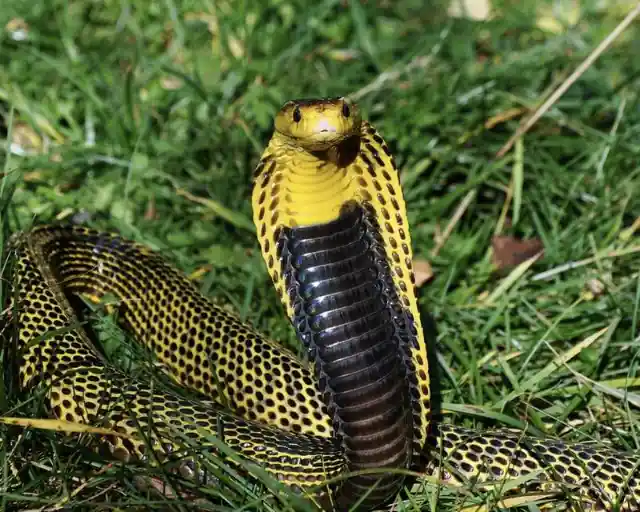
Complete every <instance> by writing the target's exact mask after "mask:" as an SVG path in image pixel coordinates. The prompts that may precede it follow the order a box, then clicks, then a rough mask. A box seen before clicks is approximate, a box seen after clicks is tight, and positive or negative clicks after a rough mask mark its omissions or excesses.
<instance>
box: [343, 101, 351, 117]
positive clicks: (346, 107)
mask: <svg viewBox="0 0 640 512" xmlns="http://www.w3.org/2000/svg"><path fill="white" fill-rule="evenodd" d="M342 115H343V116H344V117H349V116H350V115H351V110H350V109H349V105H347V104H346V103H343V104H342Z"/></svg>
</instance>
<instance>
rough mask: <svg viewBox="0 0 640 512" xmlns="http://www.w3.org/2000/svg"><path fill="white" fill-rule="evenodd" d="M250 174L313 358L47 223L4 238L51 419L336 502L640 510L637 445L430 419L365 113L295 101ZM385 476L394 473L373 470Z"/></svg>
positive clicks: (123, 251)
mask: <svg viewBox="0 0 640 512" xmlns="http://www.w3.org/2000/svg"><path fill="white" fill-rule="evenodd" d="M253 181H254V184H253V209H254V221H255V224H256V228H257V233H258V239H259V243H260V248H261V251H262V254H263V257H264V261H265V263H266V265H267V268H268V270H269V274H270V276H271V279H272V281H273V283H274V286H275V288H276V290H277V292H278V294H279V297H280V300H281V302H282V304H283V306H284V309H285V311H286V314H287V315H288V317H289V319H290V321H291V323H292V325H293V327H294V329H295V332H296V334H297V335H298V338H299V339H300V340H301V342H302V344H303V345H304V347H305V349H306V352H307V355H308V358H309V360H310V362H311V364H310V365H307V364H306V363H304V362H303V361H301V360H300V359H298V358H297V357H296V356H295V355H294V354H293V353H291V352H289V351H287V350H285V349H284V348H282V347H281V346H279V345H278V344H277V343H275V342H273V341H272V340H270V339H268V338H267V337H265V336H263V335H261V334H260V333H258V332H256V330H254V329H253V328H252V327H251V326H249V325H247V324H245V323H243V322H241V321H240V320H239V319H238V317H237V316H235V315H234V314H233V313H230V312H229V311H228V310H226V309H224V308H221V307H218V306H215V305H214V304H213V303H212V302H211V301H209V300H208V299H207V298H206V297H204V296H202V294H201V293H200V292H199V291H198V289H197V287H196V286H195V284H194V283H193V282H192V281H190V280H189V279H188V278H187V277H186V276H184V275H183V274H182V273H181V272H179V271H178V270H176V269H175V268H174V267H173V266H172V265H171V264H170V263H168V262H167V261H166V260H165V259H164V258H163V257H161V256H160V255H159V254H158V253H156V252H153V251H151V250H150V249H149V248H147V247H146V246H144V245H142V244H139V243H137V242H134V241H131V240H127V239H125V238H122V237H121V236H119V235H117V234H112V233H103V232H98V231H95V230H92V229H89V228H86V227H81V226H69V225H46V226H40V227H36V228H34V229H32V230H30V231H27V232H23V233H18V234H16V235H15V236H14V237H13V238H12V241H11V244H10V248H11V256H12V261H13V265H12V271H11V275H10V277H9V281H10V284H11V293H10V294H9V297H10V300H11V304H10V306H9V311H10V313H11V319H12V322H13V329H12V334H13V336H12V337H11V338H10V339H9V340H8V342H9V343H8V344H7V348H9V349H10V353H11V355H12V360H13V361H15V365H16V368H17V375H18V381H19V382H18V383H19V386H20V388H21V389H22V390H23V391H25V392H31V391H34V390H36V389H42V390H43V393H44V397H45V405H46V408H47V410H48V411H49V413H50V414H51V415H52V416H54V417H57V418H60V419H63V420H68V421H73V422H79V423H85V424H90V425H94V426H101V427H106V428H109V429H111V430H112V431H114V432H120V433H123V434H126V435H125V436H120V435H107V436H104V437H102V438H101V442H102V445H103V446H105V447H108V448H109V450H110V452H111V453H112V454H113V455H115V456H117V457H118V458H120V459H123V460H125V461H127V460H131V459H147V460H149V459H151V458H152V457H151V455H152V453H153V455H154V457H157V460H159V461H160V462H162V461H164V460H170V459H172V458H173V457H179V456H190V455H192V454H190V453H186V451H185V444H184V442H182V441H180V436H186V437H187V438H191V439H192V440H194V441H197V442H198V444H199V445H200V446H201V448H203V449H210V450H215V449H216V445H215V443H212V442H211V441H210V440H208V439H209V437H208V436H210V437H213V438H217V439H220V440H222V441H223V442H224V443H225V444H227V445H228V446H229V447H231V448H232V449H234V450H236V451H237V452H238V453H239V455H240V456H242V457H243V458H245V459H247V460H248V461H250V462H253V463H256V464H258V465H260V466H262V467H263V468H265V469H266V470H267V472H269V473H270V474H271V475H273V476H275V477H276V478H278V479H279V480H281V481H282V482H285V483H286V484H288V485H290V486H292V487H293V488H296V489H298V490H300V491H302V492H305V493H309V494H311V495H313V496H320V497H321V498H322V500H323V506H326V507H331V508H335V509H338V510H347V509H348V508H349V507H350V506H351V505H352V504H354V503H356V502H359V503H360V506H361V509H364V510H368V509H374V508H376V507H379V506H381V505H383V504H385V503H387V502H388V501H389V500H390V499H392V498H393V497H394V496H395V495H396V494H397V493H398V492H399V491H400V490H401V488H402V487H403V485H404V484H405V478H404V476H403V472H402V471H389V470H390V469H400V470H402V469H417V470H420V471H423V472H425V473H428V474H432V475H436V476H438V477H439V478H440V479H441V480H442V481H444V482H448V483H452V484H455V485H467V484H472V485H475V486H481V485H483V484H490V483H496V482H498V483H499V482H504V481H505V479H509V478H519V477H522V478H523V479H524V480H525V481H526V482H525V483H523V484H522V485H521V487H522V488H524V489H525V490H537V491H540V490H543V491H546V492H551V493H556V494H558V496H559V497H561V498H562V497H564V499H568V497H571V498H572V499H574V500H577V502H579V503H582V504H587V505H588V506H591V507H592V509H597V510H616V508H615V507H618V508H617V510H638V509H640V482H639V480H638V469H637V468H636V466H637V465H638V464H637V456H635V455H632V454H627V453H621V452H616V451H614V450H609V449H607V450H603V449H595V448H593V447H591V446H589V445H588V444H566V443H564V442H562V441H557V440H551V439H538V438H533V437H528V436H525V435H523V434H522V433H518V432H511V431H498V430H497V431H475V430H468V429H464V428H460V427H455V426H451V425H445V424H439V425H437V424H433V422H432V421H431V396H430V381H429V371H428V362H427V347H426V341H425V338H424V335H423V330H422V327H421V323H420V313H419V309H418V304H417V299H416V293H415V286H414V278H413V270H412V249H411V239H410V233H409V225H408V221H407V217H406V211H405V204H404V199H403V195H402V190H401V186H400V182H399V178H398V172H397V170H396V168H395V164H394V161H393V157H392V156H391V153H390V151H389V148H388V146H387V145H386V144H385V142H384V140H383V139H382V137H381V136H380V134H379V133H378V132H377V131H376V130H375V129H374V128H373V127H372V126H371V125H370V124H369V123H367V122H366V121H363V120H362V119H361V117H360V114H359V112H358V109H357V106H356V105H354V104H353V103H351V102H349V101H347V100H346V99H343V98H337V99H324V100H296V101H292V102H288V103H287V104H285V105H284V106H283V108H282V109H281V110H280V112H279V113H278V115H277V117H276V119H275V131H274V134H273V137H272V138H271V140H270V142H269V144H268V146H267V148H266V149H265V151H264V153H263V155H262V158H261V159H260V162H259V164H258V166H257V167H256V170H255V172H254V177H253ZM78 294H91V295H93V296H97V297H100V296H103V295H106V294H108V295H111V296H115V297H116V298H117V299H118V309H119V315H118V318H119V320H120V321H121V322H122V325H123V326H124V327H125V328H126V329H128V330H129V331H130V332H131V333H132V334H133V335H134V337H135V339H136V340H138V341H139V342H140V343H141V344H143V345H144V346H146V347H147V348H148V349H149V350H150V351H152V352H153V353H154V354H155V356H156V358H157V359H158V361H159V362H160V363H161V365H162V368H163V369H164V370H165V371H166V373H167V374H169V375H170V376H171V377H172V378H173V379H174V380H175V381H176V382H177V383H178V384H180V385H182V386H184V387H186V388H188V389H190V390H193V391H195V392H196V393H199V394H201V395H202V396H204V397H206V398H207V399H208V400H212V401H213V402H216V403H218V404H219V405H220V407H218V406H212V405H209V404H206V403H202V402H198V401H194V400H189V399H186V398H183V397H181V396H179V395H177V394H174V393H172V392H170V391H167V390H161V389H156V388H154V387H152V386H150V385H148V384H147V383H145V382H143V381H141V380H136V379H134V378H132V377H131V376H129V375H125V374H124V373H122V372H121V371H120V370H118V369H116V368H114V367H112V366H111V365H110V364H108V363H107V362H106V360H105V359H104V357H103V356H102V355H101V353H100V352H99V351H98V350H97V349H96V348H95V346H94V344H93V343H92V342H91V340H90V338H89V336H88V335H87V333H86V332H85V330H84V329H83V328H82V326H81V325H80V323H79V316H78V315H79V313H78V311H77V308H74V307H73V306H72V301H73V297H74V296H75V295H78ZM221 406H224V407H221ZM176 432H177V433H178V434H179V435H176ZM142 433H144V435H142ZM145 437H146V439H145ZM424 460H426V462H423V461H424ZM372 469H380V470H381V472H377V473H376V472H371V471H364V472H362V471H360V470H372ZM385 470H387V471H385ZM352 473H353V475H352ZM344 475H351V476H349V477H348V478H346V479H344V481H343V482H342V483H341V484H339V485H334V486H332V487H330V488H328V489H327V488H326V487H325V486H324V484H325V482H326V481H327V480H328V479H334V478H336V477H340V476H344ZM527 477H530V478H527Z"/></svg>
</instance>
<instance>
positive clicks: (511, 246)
mask: <svg viewBox="0 0 640 512" xmlns="http://www.w3.org/2000/svg"><path fill="white" fill-rule="evenodd" d="M491 247H492V248H493V264H494V265H495V266H496V268H497V269H498V270H508V269H511V268H513V267H516V266H518V265H519V264H520V263H522V262H523V261H526V260H528V259H529V258H531V257H532V256H535V255H536V254H538V253H539V252H543V251H544V246H543V245H542V241H541V240H540V239H538V238H532V239H530V240H519V239H517V238H514V237H512V236H494V237H493V238H492V240H491Z"/></svg>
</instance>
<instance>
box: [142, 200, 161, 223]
mask: <svg viewBox="0 0 640 512" xmlns="http://www.w3.org/2000/svg"><path fill="white" fill-rule="evenodd" d="M157 218H158V211H157V210H156V200H155V199H154V198H153V197H152V198H151V199H149V201H148V202H147V209H146V210H145V212H144V220H154V219H157Z"/></svg>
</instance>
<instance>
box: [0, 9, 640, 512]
mask: <svg viewBox="0 0 640 512" xmlns="http://www.w3.org/2000/svg"><path fill="white" fill-rule="evenodd" d="M495 7H496V8H497V9H498V12H499V15H498V16H497V17H496V18H495V19H494V20H491V21H486V22H482V23H479V22H469V21H465V20H450V19H447V18H446V16H445V15H444V10H443V9H437V8H435V7H434V8H433V9H431V8H430V9H426V8H425V7H424V5H423V2H418V1H414V0H401V1H397V2H389V3H384V2H383V3H380V2H378V3H376V2H367V3H359V2H351V3H348V4H342V3H340V2H335V1H323V2H315V3H309V2H301V1H293V0H291V1H288V0H272V1H270V2H264V3H258V2H253V3H252V2H243V3H241V5H237V4H236V3H232V2H225V1H221V2H216V3H215V6H213V4H209V3H206V2H198V1H196V0H193V1H190V2H186V3H185V2H183V3H181V4H178V3H174V2H172V1H171V0H169V1H168V2H153V1H149V0H147V1H143V2H136V3H135V4H134V3H129V4H127V3H114V2H107V3H101V4H96V3H95V2H89V1H77V2H73V3H69V2H62V1H58V0H56V1H44V0H34V1H32V2H29V3H28V5H26V4H25V5H21V4H19V3H16V4H12V5H11V6H9V5H2V6H1V7H0V20H2V27H3V29H2V33H1V34H2V35H1V37H0V138H2V139H3V141H2V148H3V149H2V151H1V152H0V159H1V160H0V164H1V165H0V169H2V183H1V185H0V220H1V225H2V233H1V236H2V241H3V242H4V241H6V239H7V236H8V235H9V234H10V233H12V232H15V231H17V230H20V229H25V228H28V227H29V226H30V225H32V224H35V223H45V222H48V221H52V220H55V219H70V218H72V217H76V218H80V219H83V220H84V221H85V222H86V223H87V224H89V225H91V226H93V227H96V228H101V229H110V230H113V229H115V230H119V231H120V232H121V233H123V234H124V235H125V236H128V237H131V238H134V239H137V240H139V241H142V242H144V243H146V244H149V245H150V246H152V247H154V248H155V249H158V250H161V251H164V252H166V253H167V254H168V256H169V257H170V258H171V259H173V260H174V261H175V262H176V263H177V264H178V265H179V266H180V267H181V268H182V269H183V270H185V271H186V272H197V273H198V275H200V276H201V277H200V278H199V282H200V283H201V286H202V290H203V292H204V293H206V294H208V295H209V296H212V297H213V298H215V299H216V300H219V301H223V302H228V303H230V304H231V305H232V306H233V307H234V308H236V309H237V310H239V311H240V312H241V314H242V316H243V318H244V319H246V320H247V321H249V322H251V323H253V324H254V325H255V326H256V327H257V328H258V329H260V330H261V331H264V332H266V333H267V334H269V335H270V336H272V337H274V338H276V339H279V340H281V341H282V342H283V343H284V344H287V345H289V346H290V347H294V348H296V349H298V345H297V343H296V341H295V339H294V337H293V334H292V332H291V329H290V328H289V326H288V324H287V321H286V319H285V317H284V315H283V313H282V311H281V308H280V305H279V302H278V300H277V298H276V295H275V293H274V291H273V289H272V288H271V286H270V283H269V279H268V275H267V274H266V271H265V269H264V266H263V265H262V262H261V260H260V259H259V254H258V251H257V244H256V240H255V237H254V235H253V233H252V232H251V229H250V219H251V210H250V202H249V197H250V188H249V187H250V175H251V171H252V168H253V166H254V165H255V164H256V162H257V159H258V157H259V154H260V153H261V151H262V148H263V146H264V144H265V142H266V141H267V139H268V137H269V135H270V130H271V119H272V116H273V115H274V113H275V112H276V110H277V109H278V108H279V106H280V105H281V104H282V103H283V102H284V101H285V100H287V99H291V98H296V97H309V96H326V95H347V94H353V93H355V95H356V96H357V97H358V100H359V103H360V105H361V107H362V109H363V110H364V113H365V115H366V117H367V118H368V119H370V120H371V121H372V122H373V123H374V124H375V125H376V126H377V127H378V128H379V129H380V130H381V132H382V133H383V135H384V136H385V138H386V139H387V141H388V143H389V145H390V146H391V148H392V151H393V153H394V154H395V156H396V159H397V162H398V165H399V167H400V169H401V175H402V181H403V185H404V190H405V197H406V199H407V203H408V209H409V215H410V222H411V225H412V236H413V244H414V250H415V253H416V257H418V258H423V259H425V258H426V259H430V260H431V264H432V267H433V270H434V274H435V276H434V279H433V280H431V281H430V282H428V283H427V284H425V285H424V286H423V287H422V288H421V289H420V304H421V307H422V310H423V315H424V316H425V318H426V317H427V315H430V316H431V317H432V318H433V320H434V321H435V324H436V326H437V336H436V338H435V339H434V340H433V342H434V346H435V347H436V352H437V367H436V368H435V369H434V370H437V374H438V384H439V388H440V393H441V397H442V412H443V413H444V420H445V421H451V422H454V423H456V424H461V425H467V426H473V427H477V428H484V427H493V426H500V427H515V428H526V429H528V430H529V431H531V432H532V433H534V434H541V435H542V434H544V435H549V436H558V437H562V438H563V439H566V440H568V441H577V440H581V441H585V440H588V441H592V442H594V443H596V444H602V445H604V444H613V445H615V446H617V447H618V448H620V449H629V450H635V449H637V448H638V446H637V444H638V442H637V438H638V436H637V431H636V427H635V425H637V424H638V422H637V416H638V414H637V405H638V404H639V403H640V397H638V395H637V393H636V390H637V387H638V384H639V383H640V381H639V379H638V358H637V354H638V350H637V347H638V343H637V342H638V337H637V336H638V335H637V332H638V330H637V324H638V306H639V304H640V280H639V279H638V276H639V270H640V263H639V261H640V259H639V258H638V256H637V254H638V253H637V252H635V251H636V250H637V249H638V246H639V242H638V237H637V233H638V224H639V222H638V218H640V195H639V194H638V193H637V191H638V190H640V165H639V164H638V162H639V161H640V158H639V156H640V145H639V144H638V134H639V132H640V109H639V108H638V105H639V103H638V95H637V90H638V80H639V78H638V77H639V76H640V67H639V64H638V63H640V58H638V57H640V55H638V54H639V53H640V49H639V48H638V45H637V41H636V39H637V38H634V37H633V35H632V33H628V34H623V36H622V37H621V38H620V39H619V40H618V41H617V42H616V43H615V44H614V45H613V47H612V48H611V49H610V50H609V52H608V53H607V54H606V55H605V57H604V58H601V59H600V60H599V61H597V62H596V63H595V64H594V65H593V66H592V67H591V68H590V69H589V70H588V71H587V72H586V73H585V74H584V75H583V77H582V78H581V79H580V80H579V81H578V82H577V83H576V84H575V85H574V86H573V87H572V88H571V89H569V91H568V92H567V93H566V94H565V95H564V96H563V97H562V98H561V99H560V100H559V101H558V103H556V104H555V106H554V107H553V108H552V109H551V110H550V112H549V113H548V114H547V115H546V116H545V117H544V118H543V119H542V120H540V121H539V122H538V123H537V125H536V126H535V127H534V129H533V130H531V131H530V132H529V133H528V134H527V135H526V136H525V137H524V139H523V140H522V143H521V146H519V148H517V150H516V151H513V152H510V153H508V154H507V155H506V156H505V157H504V158H501V159H496V158H495V154H496V152H497V151H498V150H499V149H500V147H501V146H502V145H503V144H504V143H505V142H506V141H507V140H508V138H509V137H510V135H511V134H512V133H513V132H514V130H515V129H516V127H517V124H518V121H519V120H520V118H521V116H522V115H524V113H525V112H526V111H527V109H531V108H533V107H535V106H536V104H537V103H538V101H539V98H540V97H541V96H543V95H544V94H545V93H546V92H547V91H548V90H550V89H551V88H554V87H555V86H557V85H558V83H559V82H560V81H561V80H562V79H564V78H566V76H567V75H568V73H569V72H571V71H572V70H573V69H574V68H575V66H576V65H577V63H578V62H580V60H581V59H582V58H584V57H585V56H586V55H587V53H588V52H589V51H590V50H591V48H592V47H593V46H594V45H595V44H597V43H598V42H599V41H600V40H601V39H602V38H603V37H604V36H605V35H606V34H607V33H608V32H609V31H611V29H612V28H613V27H614V26H615V25H616V23H617V22H618V21H619V19H620V18H619V15H618V14H619V13H618V12H617V11H615V10H610V11H606V12H605V11H601V10H598V8H597V6H596V3H595V2H593V5H592V3H591V2H584V3H582V5H581V7H580V9H581V11H580V16H581V17H580V22H579V23H577V24H575V25H572V26H566V27H564V28H562V29H560V30H559V31H558V32H549V31H546V30H544V29H542V28H540V27H539V26H538V24H536V20H537V19H538V18H537V17H536V13H537V12H538V9H539V2H533V1H524V2H519V3H518V5H517V7H514V6H509V5H507V4H506V3H505V5H502V3H496V5H495ZM194 197H196V198H204V199H206V201H209V203H206V201H205V203H204V204H203V202H202V201H197V200H196V201H194V200H193V198H194ZM461 205H463V206H464V208H463V209H462V210H460V207H461ZM456 211H461V212H462V214H461V215H460V217H459V220H458V222H457V223H456V224H455V227H454V228H453V230H452V231H451V232H450V234H449V235H448V237H447V239H446V241H445V243H444V244H439V242H438V237H439V236H440V234H441V233H442V231H443V230H444V227H445V226H446V225H447V223H448V222H449V221H450V220H451V219H452V217H453V216H454V214H455V212H456ZM507 220H508V221H509V222H507ZM248 224H249V229H248V228H247V225H248ZM496 234H504V235H509V236H517V237H520V238H525V239H532V238H535V239H539V240H540V241H541V242H542V244H543V246H544V257H543V258H541V259H540V260H538V261H537V262H535V263H534V264H533V266H532V267H531V268H529V269H528V270H527V271H526V272H524V273H523V274H522V275H521V276H518V278H517V279H513V282H511V283H510V286H509V287H504V286H502V287H501V285H503V284H504V282H505V281H504V280H505V279H509V277H505V276H504V275H501V274H496V272H495V269H494V267H493V266H492V260H491V250H490V248H491V240H492V237H493V236H494V235H496ZM436 246H439V249H438V251H437V254H435V255H432V251H433V249H434V248H435V247H436ZM572 262H581V263H580V264H579V265H577V266H576V265H574V266H572V265H569V263H572ZM2 263H3V264H4V260H3V261H2ZM574 267H575V268H574ZM496 290H499V293H496ZM488 299H490V300H488ZM100 321H101V322H107V323H106V324H105V325H106V326H109V325H111V324H108V322H109V320H108V319H106V320H100ZM109 330H110V329H107V332H109ZM600 331H602V332H601V335H600V336H598V337H597V338H595V339H592V338H590V337H592V336H593V335H594V334H595V333H598V332H600ZM118 336H120V337H121V338H122V339H120V338H118ZM118 336H116V337H115V338H114V337H112V336H109V337H108V338H109V339H110V340H112V344H113V340H114V339H115V340H117V341H119V343H116V344H115V348H116V349H117V348H118V347H119V346H120V345H121V344H122V343H124V345H125V346H127V343H126V337H122V336H121V335H118ZM585 340H587V342H585ZM576 346H577V347H578V348H579V350H575V349H574V348H575V347H576ZM118 354H120V355H118ZM121 355H122V352H118V350H116V354H115V355H114V357H116V358H117V357H120V356H121ZM120 359H123V357H120ZM124 360H125V361H121V362H125V363H126V360H129V362H131V360H132V361H133V362H134V363H135V364H139V365H140V367H143V368H144V367H146V366H145V365H144V364H142V363H144V361H145V358H144V355H142V354H140V353H139V352H136V351H135V350H134V351H133V355H131V354H130V353H129V352H125V356H124ZM2 404H3V408H4V412H5V413H6V412H8V411H11V412H12V413H13V412H15V410H14V409H12V407H15V400H14V397H12V396H9V397H6V399H5V398H4V397H3V401H2ZM20 411H21V412H24V413H29V412H31V413H33V414H36V413H37V400H34V401H33V402H30V403H29V404H26V405H22V406H21V409H20ZM2 431H3V436H4V435H7V436H8V435H9V433H11V436H10V438H11V439H12V440H13V441H14V442H15V441H17V443H15V444H13V445H10V444H8V443H7V444H3V446H2V450H3V451H2V453H1V455H0V456H1V457H2V468H3V476H2V478H1V479H0V480H1V481H2V486H1V489H0V494H1V496H2V500H3V505H5V506H7V507H11V508H15V507H18V508H33V509H35V508H43V509H44V510H55V509H56V508H59V507H61V506H63V505H64V506H74V507H78V508H82V507H89V506H100V507H104V508H112V507H113V508H136V507H140V508H143V507H144V508H151V507H156V508H162V509H166V508H176V509H183V508H188V507H192V506H194V505H193V502H192V501H189V500H187V499H180V498H178V499H173V500H169V499H166V498H165V499H163V498H158V497H157V496H156V495H153V494H152V493H145V492H144V491H140V489H138V488H137V487H135V486H134V484H133V482H134V477H135V476H140V475H142V474H147V475H150V476H153V475H157V474H158V473H157V471H158V470H154V469H152V468H140V467H138V468H131V467H127V466H123V465H108V464H107V463H106V462H105V461H104V460H103V459H100V458H99V457H97V456H96V455H94V454H93V452H92V451H91V450H88V449H87V448H86V447H83V446H82V445H80V446H78V443H77V442H72V441H65V442H63V443H61V442H60V439H59V437H58V436H55V435H53V434H51V433H48V432H44V431H35V430H32V431H25V432H22V431H14V430H12V431H11V432H10V431H9V430H7V429H6V428H3V430H2ZM210 465H211V468H212V469H211V471H213V473H214V474H215V475H216V476H218V478H219V479H220V482H221V485H220V487H219V488H218V490H212V488H210V487H209V488H204V487H203V488H193V487H191V488H190V487H189V485H190V484H189V483H187V482H177V483H175V484H176V485H177V486H178V487H179V488H180V489H185V488H186V489H189V491H190V492H191V493H192V494H194V495H196V496H197V497H200V498H202V497H206V498H210V503H215V505H209V506H210V507H211V508H214V507H215V508H216V509H217V510H219V509H223V508H225V509H234V510H235V509H238V508H241V507H244V508H250V509H260V510H268V509H277V510H280V509H283V508H287V507H300V506H301V505H300V504H299V503H297V504H295V503H293V502H291V501H287V503H288V505H287V504H285V502H283V501H273V499H272V498H269V496H272V494H273V492H271V491H270V489H273V487H272V483H271V482H268V481H266V480H264V479H263V481H262V483H260V478H258V479H257V480H258V481H249V480H246V479H245V477H242V476H240V475H239V474H237V473H235V472H234V470H233V469H230V468H229V467H226V466H224V465H219V461H216V460H212V461H210ZM160 476H162V475H160ZM165 476H166V475H165ZM432 491H433V488H427V490H419V491H417V492H416V493H414V494H413V495H412V496H411V497H410V498H408V499H407V500H406V501H405V505H406V509H408V510H418V509H419V508H420V507H421V506H424V507H426V508H427V509H428V508H429V507H431V509H433V510H435V509H436V507H437V509H438V510H457V509H458V508H459V507H460V506H461V504H462V503H463V502H464V503H466V501H465V500H466V499H467V498H464V497H460V496H459V495H456V494H451V493H447V492H444V493H441V494H439V495H438V494H437V493H434V492H432ZM212 492H215V493H217V494H215V495H212V494H211V493H212ZM463 496H464V495H463ZM282 499H283V500H285V501H286V500H287V499H288V498H286V497H285V498H282ZM291 499H293V498H291ZM269 500H271V501H269ZM438 500H439V501H438ZM199 506H204V505H201V504H200V505H199ZM523 510H524V508H523ZM527 510H531V509H530V508H528V509H527ZM534 510H535V509H534Z"/></svg>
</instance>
